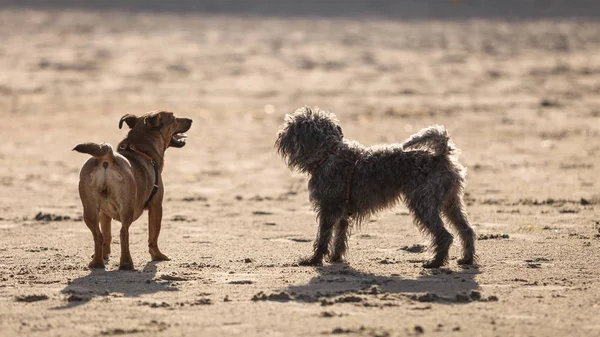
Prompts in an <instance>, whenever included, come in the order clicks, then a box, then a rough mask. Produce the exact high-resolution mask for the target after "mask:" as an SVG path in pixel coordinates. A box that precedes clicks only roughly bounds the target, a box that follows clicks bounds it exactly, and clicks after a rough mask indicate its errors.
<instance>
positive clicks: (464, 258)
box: [456, 256, 475, 266]
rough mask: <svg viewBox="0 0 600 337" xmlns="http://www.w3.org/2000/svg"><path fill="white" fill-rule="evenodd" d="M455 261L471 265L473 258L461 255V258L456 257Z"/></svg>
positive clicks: (473, 261) (463, 264) (462, 264)
mask: <svg viewBox="0 0 600 337" xmlns="http://www.w3.org/2000/svg"><path fill="white" fill-rule="evenodd" d="M456 263H458V264H459V265H461V266H465V265H469V266H470V265H472V264H473V263H475V259H474V258H473V257H472V256H471V257H463V258H462V259H458V260H457V261H456Z"/></svg>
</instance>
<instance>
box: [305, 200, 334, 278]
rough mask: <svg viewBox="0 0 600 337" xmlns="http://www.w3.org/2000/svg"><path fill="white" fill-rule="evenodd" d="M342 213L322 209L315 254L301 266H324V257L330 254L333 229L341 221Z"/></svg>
mask: <svg viewBox="0 0 600 337" xmlns="http://www.w3.org/2000/svg"><path fill="white" fill-rule="evenodd" d="M341 217H342V211H341V210H339V211H333V212H332V211H330V210H327V209H321V210H320V211H319V231H318V233H317V239H316V240H315V244H314V253H313V256H312V257H310V258H306V259H302V260H301V261H300V263H299V264H300V265H301V266H318V265H322V264H323V257H324V256H325V255H327V254H328V253H329V243H330V241H331V235H332V232H333V228H334V227H335V225H336V224H337V223H338V222H339V221H340V219H341Z"/></svg>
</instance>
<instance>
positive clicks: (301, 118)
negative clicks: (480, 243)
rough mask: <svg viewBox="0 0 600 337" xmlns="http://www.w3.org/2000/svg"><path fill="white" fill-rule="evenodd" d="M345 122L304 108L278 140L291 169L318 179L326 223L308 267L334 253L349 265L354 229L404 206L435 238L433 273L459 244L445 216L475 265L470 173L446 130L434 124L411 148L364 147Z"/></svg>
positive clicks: (313, 191) (289, 118)
mask: <svg viewBox="0 0 600 337" xmlns="http://www.w3.org/2000/svg"><path fill="white" fill-rule="evenodd" d="M337 122H338V120H337V118H336V116H335V115H334V114H332V113H329V112H327V111H323V110H320V109H319V108H313V109H311V108H308V107H304V108H300V109H298V110H296V112H295V113H294V114H292V115H286V117H285V123H284V124H283V125H282V126H281V129H280V130H279V132H278V134H277V141H276V142H275V147H276V149H277V152H278V153H279V155H280V156H281V157H282V158H283V159H284V160H285V161H286V163H287V165H288V167H289V168H290V169H292V170H297V171H300V172H305V173H308V174H309V175H310V180H309V182H308V190H309V193H310V200H311V202H312V203H313V205H314V209H315V211H316V213H317V218H318V221H319V231H318V233H317V239H316V241H315V243H314V253H313V255H312V256H311V257H309V258H306V259H303V260H301V261H300V264H301V265H320V264H322V263H323V258H324V257H325V256H327V255H328V256H329V261H331V262H341V261H343V258H344V255H345V253H346V249H347V247H348V236H349V235H350V231H349V226H350V223H353V224H356V225H360V224H361V223H363V222H364V221H365V220H366V219H367V218H368V217H369V216H371V215H372V214H374V213H376V212H378V211H380V210H382V209H384V208H388V207H390V206H393V205H395V204H396V203H397V202H398V201H400V200H403V201H404V202H405V203H406V205H407V207H408V208H409V209H410V211H411V212H412V214H413V216H414V222H415V224H416V225H417V226H418V228H419V229H420V230H421V231H422V232H423V233H425V234H427V235H429V236H431V237H432V239H433V240H432V245H431V248H432V249H433V252H434V256H433V258H432V259H431V260H430V261H428V262H426V263H425V264H424V265H423V266H424V267H425V268H438V267H440V266H442V265H444V264H445V263H446V262H447V260H448V250H449V248H450V246H451V245H452V240H453V238H452V235H451V234H450V233H449V232H448V231H447V230H446V228H445V227H444V223H443V221H442V218H441V214H443V215H444V216H445V217H446V218H447V220H448V222H449V223H450V224H451V225H452V226H453V227H454V229H455V230H456V232H457V233H458V236H459V237H460V239H461V242H462V252H463V256H462V258H461V259H459V260H458V263H459V264H473V263H474V260H475V232H474V231H473V228H472V227H471V225H470V224H469V221H468V219H467V215H466V214H465V211H464V205H463V201H462V195H463V188H464V184H465V179H464V178H465V171H466V170H465V168H464V167H463V166H462V165H460V164H459V163H458V161H457V159H456V154H457V152H458V150H457V149H456V148H455V147H454V144H453V143H452V142H451V141H450V138H449V136H448V133H447V131H446V129H445V128H444V127H442V126H432V127H429V128H426V129H423V130H421V131H420V132H419V133H417V134H415V135H413V136H412V137H411V138H409V139H408V140H407V141H406V142H405V143H404V144H392V145H379V146H373V147H364V146H363V145H361V144H359V143H357V142H354V141H351V140H347V139H344V135H343V133H342V128H341V127H340V126H339V125H338V124H337ZM334 232H335V233H334ZM332 236H333V242H332V243H330V241H332Z"/></svg>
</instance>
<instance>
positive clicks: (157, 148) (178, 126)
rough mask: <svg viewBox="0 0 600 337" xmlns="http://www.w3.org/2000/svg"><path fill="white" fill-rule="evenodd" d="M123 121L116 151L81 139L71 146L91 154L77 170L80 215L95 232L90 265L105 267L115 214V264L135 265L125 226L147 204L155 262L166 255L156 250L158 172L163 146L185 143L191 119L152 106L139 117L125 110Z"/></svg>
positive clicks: (122, 266)
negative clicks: (126, 130) (117, 254)
mask: <svg viewBox="0 0 600 337" xmlns="http://www.w3.org/2000/svg"><path fill="white" fill-rule="evenodd" d="M123 122H125V123H127V125H128V126H129V128H130V129H131V130H130V131H129V133H128V134H127V137H125V139H123V140H122V141H121V142H120V143H119V148H118V150H117V152H114V151H113V149H112V146H110V144H95V143H85V144H79V145H77V146H76V147H75V148H74V149H73V150H75V151H78V152H81V153H88V154H90V155H92V156H93V158H90V159H88V160H87V161H86V162H85V164H84V165H83V168H82V169H81V173H80V174H79V196H80V198H81V202H82V204H83V220H84V221H85V224H86V225H87V226H88V228H89V229H90V230H91V231H92V235H93V236H94V255H93V259H92V262H90V264H89V267H90V268H103V267H104V260H105V259H106V260H107V259H108V256H109V255H110V241H111V233H110V222H111V219H115V220H117V221H120V222H121V260H120V262H119V269H133V261H132V259H131V254H130V253H129V226H130V225H131V223H132V222H133V221H135V220H137V219H138V218H139V217H140V216H141V215H142V213H143V212H144V210H146V209H147V210H148V218H149V219H148V247H149V251H150V255H151V256H152V259H153V260H155V261H163V260H168V259H169V258H168V257H167V256H166V255H164V254H163V253H161V252H160V250H159V249H158V234H159V233H160V225H161V224H160V223H161V219H162V200H163V193H164V190H163V181H162V179H161V178H160V173H161V172H162V169H163V165H164V153H165V150H166V149H167V148H168V147H183V146H184V145H185V138H186V137H187V135H186V134H185V133H184V132H186V131H187V130H189V128H190V127H191V126H192V120H191V119H188V118H175V116H174V115H173V113H172V112H166V111H155V112H149V113H146V114H144V115H142V116H140V117H136V116H135V115H129V114H128V115H125V116H123V117H122V118H121V120H120V121H119V129H120V128H121V127H122V126H123ZM98 223H100V224H101V228H102V229H100V228H99V227H98Z"/></svg>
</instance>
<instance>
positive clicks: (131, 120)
mask: <svg viewBox="0 0 600 337" xmlns="http://www.w3.org/2000/svg"><path fill="white" fill-rule="evenodd" d="M123 122H125V123H127V126H129V128H130V129H133V127H134V126H135V122H137V117H135V115H132V114H127V115H125V116H123V117H121V120H120V121H119V129H120V128H122V127H123Z"/></svg>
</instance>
